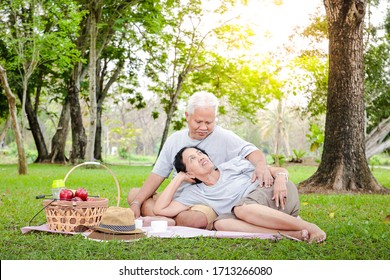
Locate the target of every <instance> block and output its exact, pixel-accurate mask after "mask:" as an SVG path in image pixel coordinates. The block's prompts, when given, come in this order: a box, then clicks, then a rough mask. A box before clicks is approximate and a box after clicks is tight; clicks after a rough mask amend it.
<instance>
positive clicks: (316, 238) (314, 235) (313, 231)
mask: <svg viewBox="0 0 390 280" xmlns="http://www.w3.org/2000/svg"><path fill="white" fill-rule="evenodd" d="M311 225H312V226H311V228H310V229H309V235H310V238H309V241H308V242H309V243H313V242H317V243H321V242H324V241H325V240H326V233H325V232H324V231H323V230H322V229H320V228H319V227H318V226H317V225H315V224H311Z"/></svg>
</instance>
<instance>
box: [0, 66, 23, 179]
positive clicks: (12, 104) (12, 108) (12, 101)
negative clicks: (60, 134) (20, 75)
mask: <svg viewBox="0 0 390 280" xmlns="http://www.w3.org/2000/svg"><path fill="white" fill-rule="evenodd" d="M0 79H1V83H2V84H3V87H4V90H5V94H6V96H7V99H8V106H9V113H10V116H11V123H12V128H13V130H14V135H15V142H16V146H17V149H18V173H19V175H26V174H27V169H28V168H27V159H26V153H25V152H24V146H23V140H22V134H21V132H20V128H19V123H18V117H17V109H16V98H15V96H14V95H13V93H12V91H11V89H10V87H9V85H8V79H7V73H6V72H5V70H4V68H3V67H2V66H1V65H0Z"/></svg>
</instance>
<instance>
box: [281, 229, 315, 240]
mask: <svg viewBox="0 0 390 280" xmlns="http://www.w3.org/2000/svg"><path fill="white" fill-rule="evenodd" d="M279 233H280V234H281V235H282V236H284V237H286V238H290V239H293V240H297V241H308V240H309V232H308V231H307V230H306V229H303V230H294V231H288V230H283V231H279Z"/></svg>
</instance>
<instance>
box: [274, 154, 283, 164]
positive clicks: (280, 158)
mask: <svg viewBox="0 0 390 280" xmlns="http://www.w3.org/2000/svg"><path fill="white" fill-rule="evenodd" d="M271 156H272V160H273V163H274V164H276V165H277V166H283V165H284V163H285V162H286V157H285V156H284V155H282V154H278V155H276V154H272V155H271Z"/></svg>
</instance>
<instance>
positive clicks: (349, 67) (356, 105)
mask: <svg viewBox="0 0 390 280" xmlns="http://www.w3.org/2000/svg"><path fill="white" fill-rule="evenodd" d="M324 4H325V9H326V15H327V20H328V31H329V81H328V95H327V112H326V121H325V141H324V150H323V154H322V160H321V163H320V166H319V167H318V170H317V171H316V172H315V174H314V175H313V176H312V177H310V178H309V179H307V180H306V181H304V182H302V183H301V184H300V187H301V188H302V189H303V190H313V189H314V190H316V189H317V190H333V191H356V190H363V191H381V190H383V189H384V188H383V187H382V186H380V185H379V184H378V182H377V181H376V179H375V178H374V177H373V175H372V174H371V171H370V169H369V167H368V163H367V160H366V156H365V143H364V135H365V130H364V128H365V127H364V88H363V85H364V69H363V19H364V15H365V12H366V4H367V1H362V0H346V1H342V0H325V1H324Z"/></svg>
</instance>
